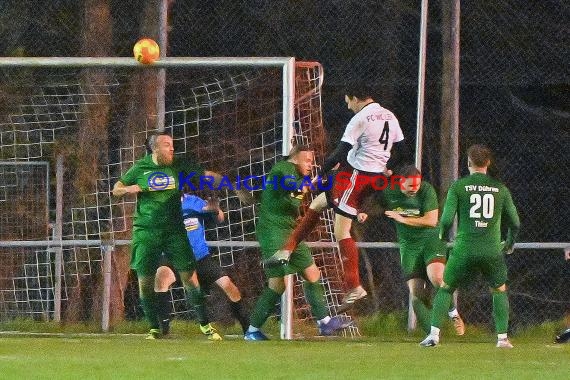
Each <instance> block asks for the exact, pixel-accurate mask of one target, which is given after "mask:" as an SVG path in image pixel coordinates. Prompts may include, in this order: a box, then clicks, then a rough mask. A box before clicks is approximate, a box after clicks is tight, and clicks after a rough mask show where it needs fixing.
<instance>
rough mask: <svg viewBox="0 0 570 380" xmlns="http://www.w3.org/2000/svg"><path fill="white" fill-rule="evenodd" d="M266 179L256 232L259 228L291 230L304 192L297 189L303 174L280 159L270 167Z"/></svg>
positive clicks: (292, 165) (289, 163)
mask: <svg viewBox="0 0 570 380" xmlns="http://www.w3.org/2000/svg"><path fill="white" fill-rule="evenodd" d="M266 179H267V181H266V187H265V190H263V192H262V195H261V208H260V213H259V223H258V232H259V229H260V228H261V229H265V230H271V229H289V230H292V229H293V228H295V221H296V219H297V216H299V206H300V205H301V202H302V201H303V195H304V194H303V192H302V191H301V190H299V186H300V185H301V183H302V181H303V176H301V175H300V174H299V172H298V171H297V167H296V166H295V164H293V163H292V162H289V161H280V162H277V163H276V164H275V165H274V166H273V168H271V171H270V172H269V174H268V175H267V177H266Z"/></svg>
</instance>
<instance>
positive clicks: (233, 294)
mask: <svg viewBox="0 0 570 380" xmlns="http://www.w3.org/2000/svg"><path fill="white" fill-rule="evenodd" d="M216 284H217V285H218V286H219V287H220V288H221V289H222V290H223V291H224V293H226V295H227V296H228V298H229V299H230V300H231V301H232V302H237V301H239V300H240V299H241V293H240V291H239V289H238V287H237V286H236V285H235V284H234V283H233V282H232V280H231V279H230V278H229V277H228V276H223V277H220V278H219V279H218V280H216Z"/></svg>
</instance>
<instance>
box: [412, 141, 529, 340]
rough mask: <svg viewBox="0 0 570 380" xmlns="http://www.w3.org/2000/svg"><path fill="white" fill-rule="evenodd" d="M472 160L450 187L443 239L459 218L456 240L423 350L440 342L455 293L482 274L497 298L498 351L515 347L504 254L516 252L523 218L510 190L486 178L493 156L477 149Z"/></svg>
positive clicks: (470, 152)
mask: <svg viewBox="0 0 570 380" xmlns="http://www.w3.org/2000/svg"><path fill="white" fill-rule="evenodd" d="M467 156H468V157H467V158H468V166H469V173H470V175H468V176H466V177H463V178H461V179H459V180H457V181H455V182H454V183H453V184H452V185H451V187H450V188H449V192H448V193H447V199H446V201H445V206H444V208H443V215H442V217H441V222H440V238H444V237H447V233H448V231H449V229H450V228H451V226H452V224H453V220H454V218H455V214H457V215H458V228H457V237H456V239H455V244H454V246H453V249H452V251H451V254H450V255H449V259H448V261H447V265H446V266H445V270H444V273H443V283H442V284H441V286H440V288H439V290H438V291H437V294H436V296H435V300H434V306H433V312H432V320H431V331H430V333H429V335H428V336H427V337H426V338H425V339H424V340H423V341H422V342H421V343H420V345H421V346H424V347H431V346H435V345H437V344H438V343H439V329H440V326H441V322H442V319H443V315H444V314H445V311H446V310H447V309H448V308H449V305H450V304H451V298H452V294H453V291H454V290H455V289H457V287H458V286H460V285H462V284H464V283H465V281H466V280H468V278H469V276H470V275H471V274H472V272H473V271H479V272H481V273H482V274H483V277H484V278H485V279H486V281H487V283H488V284H489V286H490V289H491V293H492V297H493V318H494V320H495V329H496V331H497V347H500V348H512V347H513V345H512V344H511V342H510V341H509V339H508V337H507V329H508V325H509V299H508V297H507V286H506V281H507V265H506V263H505V258H504V256H503V254H510V253H512V251H513V246H514V243H515V240H516V237H517V235H518V232H519V228H520V222H519V216H518V214H517V209H516V207H515V205H514V203H513V199H512V197H511V193H510V191H509V190H508V189H507V187H506V186H505V185H504V184H502V183H501V182H499V181H498V180H496V179H494V178H492V177H490V176H488V175H487V169H488V167H489V165H490V163H491V151H490V150H489V149H488V148H487V147H485V146H483V145H472V146H471V147H469V149H468V150H467ZM501 223H504V224H505V226H506V227H507V235H506V240H505V242H501Z"/></svg>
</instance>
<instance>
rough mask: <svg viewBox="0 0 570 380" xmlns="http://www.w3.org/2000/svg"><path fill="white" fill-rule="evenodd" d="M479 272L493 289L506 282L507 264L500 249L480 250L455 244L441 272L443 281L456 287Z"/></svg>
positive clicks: (464, 283)
mask: <svg viewBox="0 0 570 380" xmlns="http://www.w3.org/2000/svg"><path fill="white" fill-rule="evenodd" d="M477 272H479V273H481V274H482V275H483V278H484V279H485V281H487V284H488V285H489V286H490V287H491V288H493V289H495V288H498V287H499V286H501V285H503V284H505V283H506V282H507V279H508V278H507V264H506V262H505V257H504V256H503V254H502V253H501V251H500V250H495V249H493V250H492V251H487V252H485V251H483V252H482V251H481V250H480V249H478V250H475V249H469V250H467V249H465V248H462V247H461V246H459V247H458V246H456V247H454V248H453V250H452V251H451V254H450V255H449V258H448V260H447V265H446V266H445V271H444V272H443V281H444V282H445V283H446V284H447V285H449V286H450V287H451V288H453V289H456V288H458V287H460V286H463V285H466V284H467V283H469V282H470V281H471V280H472V279H473V278H474V277H475V275H476V273H477Z"/></svg>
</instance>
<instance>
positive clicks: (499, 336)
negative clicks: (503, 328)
mask: <svg viewBox="0 0 570 380" xmlns="http://www.w3.org/2000/svg"><path fill="white" fill-rule="evenodd" d="M507 339H508V338H507V334H506V333H505V334H497V340H507Z"/></svg>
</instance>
